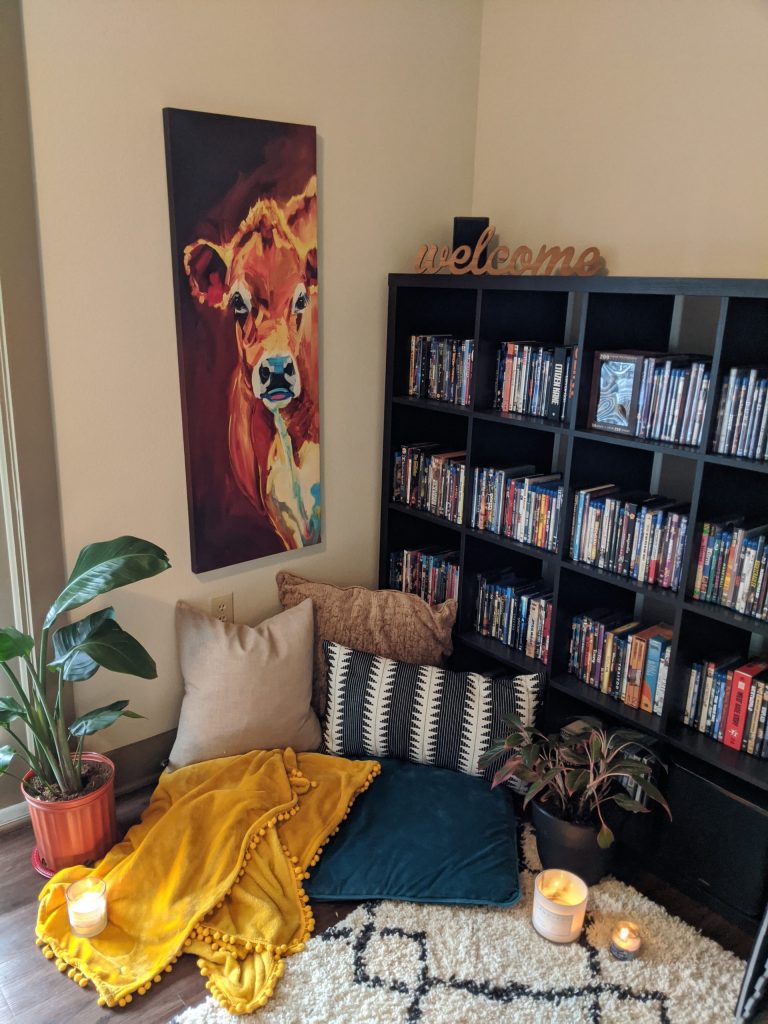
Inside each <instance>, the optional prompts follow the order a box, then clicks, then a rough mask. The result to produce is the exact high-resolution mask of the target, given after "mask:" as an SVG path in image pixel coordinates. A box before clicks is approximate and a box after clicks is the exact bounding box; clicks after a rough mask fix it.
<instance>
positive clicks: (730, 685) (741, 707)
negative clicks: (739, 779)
mask: <svg viewBox="0 0 768 1024" xmlns="http://www.w3.org/2000/svg"><path fill="white" fill-rule="evenodd" d="M767 669H768V662H766V661H749V662H745V661H744V657H743V655H725V656H721V657H717V658H715V659H714V660H713V661H697V662H694V663H693V664H692V665H691V667H690V669H689V672H688V690H687V693H686V701H685V711H684V714H683V724H684V725H688V726H690V727H691V728H692V729H696V730H698V731H699V732H700V733H703V734H704V735H705V736H709V737H710V738H711V739H713V740H717V741H718V742H719V743H724V744H725V746H726V747H731V749H732V750H740V751H742V753H745V754H752V755H754V756H755V757H762V758H768V737H767V736H766V719H767V718H768V672H767V671H766V670H767Z"/></svg>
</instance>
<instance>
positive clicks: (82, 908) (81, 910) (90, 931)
mask: <svg viewBox="0 0 768 1024" xmlns="http://www.w3.org/2000/svg"><path fill="white" fill-rule="evenodd" d="M66 897H67V915H68V916H69V927H70V928H71V930H72V934H73V935H80V936H81V937H82V938H88V939H90V938H92V937H93V936H94V935H98V934H99V933H100V932H103V931H104V929H105V928H106V927H107V884H106V882H105V881H104V879H102V878H81V879H80V881H79V882H73V883H72V884H71V885H68V886H67V890H66Z"/></svg>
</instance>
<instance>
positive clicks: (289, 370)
mask: <svg viewBox="0 0 768 1024" xmlns="http://www.w3.org/2000/svg"><path fill="white" fill-rule="evenodd" d="M295 373H296V367H295V366H294V365H293V361H292V360H290V359H289V360H288V362H287V363H286V364H285V376H286V377H293V375H294V374H295Z"/></svg>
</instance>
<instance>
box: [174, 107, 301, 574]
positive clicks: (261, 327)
mask: <svg viewBox="0 0 768 1024" xmlns="http://www.w3.org/2000/svg"><path fill="white" fill-rule="evenodd" d="M164 116H165V128H166V154H167V159H168V179H169V195H170V205H171V236H172V244H173V249H174V271H175V276H174V284H175V289H176V314H177V334H178V341H179V367H180V375H181V394H182V414H183V425H184V441H185V445H184V449H185V456H186V463H187V493H188V501H189V516H190V539H191V548H192V568H193V570H194V571H195V572H202V571H205V570H208V569H214V568H218V567H220V566H224V565H229V564H233V563H235V562H241V561H247V560H250V559H253V558H259V557H263V556H265V555H270V554H276V553H278V552H280V551H287V550H295V549H300V548H304V547H306V546H308V545H312V544H317V543H318V542H319V541H320V538H321V533H320V528H321V504H320V410H319V394H318V304H317V299H318V271H317V263H318V261H317V202H318V200H317V176H316V139H315V129H314V128H311V127H309V126H303V125H289V124H283V123H280V122H274V121H258V120H253V119H250V118H240V117H226V116H222V115H215V114H202V113H197V112H193V111H183V110H166V111H165V112H164Z"/></svg>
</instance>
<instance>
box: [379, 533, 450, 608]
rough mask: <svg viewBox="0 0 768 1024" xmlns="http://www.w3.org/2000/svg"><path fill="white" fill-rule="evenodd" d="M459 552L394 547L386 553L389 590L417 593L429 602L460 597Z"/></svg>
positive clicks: (430, 548) (439, 601)
mask: <svg viewBox="0 0 768 1024" xmlns="http://www.w3.org/2000/svg"><path fill="white" fill-rule="evenodd" d="M458 562H459V552H458V551H445V550H440V549H438V548H436V547H427V548H416V549H415V550H407V549H406V550H404V551H393V552H392V553H391V554H390V556H389V585H390V587H391V589H392V590H402V591H404V592H405V593H406V594H418V595H419V597H421V598H422V599H423V600H424V601H426V602H427V603H428V604H441V603H442V602H443V601H447V600H448V599H449V598H453V599H454V600H458V597H459V565H458Z"/></svg>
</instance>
